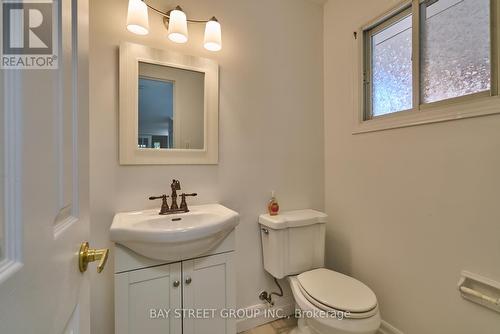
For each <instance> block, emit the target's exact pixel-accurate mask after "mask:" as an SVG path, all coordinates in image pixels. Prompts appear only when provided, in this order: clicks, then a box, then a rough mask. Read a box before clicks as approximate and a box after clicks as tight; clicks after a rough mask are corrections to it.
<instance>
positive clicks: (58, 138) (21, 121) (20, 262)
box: [0, 0, 95, 334]
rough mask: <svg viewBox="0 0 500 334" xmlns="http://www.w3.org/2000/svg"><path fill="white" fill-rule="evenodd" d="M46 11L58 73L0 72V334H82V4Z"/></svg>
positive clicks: (85, 313)
mask: <svg viewBox="0 0 500 334" xmlns="http://www.w3.org/2000/svg"><path fill="white" fill-rule="evenodd" d="M2 2H3V3H5V1H2ZM45 2H47V1H45ZM52 6H53V7H52V8H53V9H52V16H51V18H52V19H57V20H56V21H58V22H57V24H55V26H53V28H54V29H53V41H56V42H57V43H56V44H58V50H59V55H58V60H59V68H58V69H39V70H34V69H30V70H27V69H25V70H12V69H9V70H2V71H1V79H0V84H1V85H2V87H1V89H0V92H1V94H2V96H1V100H0V101H1V102H0V103H2V106H3V108H2V112H1V113H0V116H1V119H2V124H1V125H2V127H1V129H2V130H1V131H2V132H1V133H2V135H3V138H2V140H1V141H0V143H1V144H0V147H1V149H0V152H1V153H2V154H1V155H0V159H1V162H2V163H1V164H0V166H1V167H0V169H1V175H2V177H1V179H0V183H1V188H0V189H1V190H2V191H0V193H1V196H0V197H1V198H0V199H1V201H0V204H1V205H0V212H1V214H0V231H1V233H0V247H1V251H0V333H2V334H32V333H33V334H63V333H64V334H65V333H75V334H76V333H81V334H87V333H89V286H88V284H89V277H88V276H89V275H88V273H83V274H82V273H81V272H80V271H79V269H78V256H77V255H78V251H79V248H80V244H81V242H82V241H87V239H88V233H89V221H88V220H89V213H88V169H89V168H88V87H87V86H88V73H87V72H88V64H87V63H88V59H87V56H88V32H87V31H88V1H86V0H55V1H54V2H53V3H52ZM2 8H5V7H2ZM21 10H26V8H24V7H21ZM21 13H22V12H21ZM0 17H5V16H0ZM24 20H25V21H26V20H28V21H29V22H30V25H32V24H33V25H36V21H37V20H38V19H37V15H36V13H34V14H33V15H32V13H31V12H29V14H28V15H26V14H25V15H24ZM32 20H34V21H32ZM24 23H26V22H24ZM2 26H3V29H6V27H5V26H4V24H2ZM54 34H55V35H54ZM0 36H1V34H0ZM25 36H28V35H26V34H25ZM27 38H28V37H26V39H27ZM29 38H30V41H31V39H32V38H34V37H33V36H32V35H31V32H30V35H29ZM30 43H31V42H30ZM91 246H95V245H91ZM89 270H95V266H94V265H93V264H91V265H89Z"/></svg>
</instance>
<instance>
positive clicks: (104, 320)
mask: <svg viewBox="0 0 500 334" xmlns="http://www.w3.org/2000/svg"><path fill="white" fill-rule="evenodd" d="M150 3H153V4H155V5H157V6H158V7H159V8H163V9H167V7H169V5H175V4H180V5H181V6H182V7H183V8H184V9H185V10H186V12H187V14H188V16H189V17H193V18H209V17H211V16H212V15H216V16H217V18H218V19H219V20H220V22H221V24H222V28H223V49H222V51H221V52H219V53H210V52H208V51H205V50H204V49H203V48H202V38H203V29H204V26H203V25H197V26H196V25H190V27H189V29H190V30H189V33H190V40H189V42H188V43H187V44H186V45H175V44H173V43H171V42H169V41H168V40H167V38H166V31H165V30H164V28H163V27H162V23H161V19H160V17H159V16H157V15H154V14H150V21H151V22H150V25H151V33H150V34H149V35H148V36H145V37H140V36H135V35H133V34H130V33H128V32H127V31H126V29H125V20H126V7H127V0H106V1H102V0H93V1H91V13H90V27H91V31H90V34H91V35H90V42H91V44H90V48H91V54H90V63H91V69H90V79H91V87H90V88H91V92H90V97H91V105H90V110H91V115H90V137H91V149H90V152H91V156H90V159H91V176H90V177H91V181H90V182H91V184H90V188H91V196H90V197H91V234H92V242H93V245H94V246H96V247H111V246H112V245H111V242H110V241H109V234H108V229H109V226H110V224H111V220H112V218H113V215H114V213H115V212H118V211H127V210H135V209H141V208H144V207H148V208H149V207H152V206H155V205H159V204H158V203H152V202H149V201H148V200H147V197H148V196H149V195H157V194H161V193H164V192H166V191H168V190H169V184H170V181H171V179H172V178H178V179H180V180H181V184H182V186H183V189H184V190H186V191H195V192H197V193H198V197H197V198H194V199H192V200H191V203H192V204H195V203H207V202H214V201H218V202H221V203H222V204H224V205H227V206H228V207H230V208H232V209H234V210H236V211H238V212H239V213H240V214H241V223H240V225H239V227H238V229H237V252H238V253H237V271H238V281H237V288H238V297H237V302H238V306H240V307H245V306H249V305H254V304H258V303H260V301H259V300H258V293H259V292H260V291H261V290H262V289H270V288H274V286H273V283H272V280H271V278H270V277H269V276H268V275H266V274H265V272H264V270H263V267H262V259H261V244H260V238H259V231H258V227H257V217H258V215H259V214H260V213H261V212H264V211H265V209H266V204H267V200H268V199H269V196H270V191H271V190H273V189H274V190H276V191H277V196H278V199H279V202H280V204H281V206H282V208H283V209H284V210H286V209H299V208H308V207H311V208H317V209H322V208H323V195H324V187H323V175H324V161H323V139H324V138H323V102H322V101H323V83H322V78H323V53H322V41H323V36H322V28H323V26H322V16H323V14H322V8H321V6H320V5H319V4H317V3H313V2H307V1H304V0H272V1H261V0H260V1H242V0H240V1H234V0H203V1H200V0H180V1H178V2H171V1H150ZM120 41H130V42H135V43H143V44H147V45H150V46H153V47H165V48H169V49H170V50H173V51H177V52H182V53H186V54H191V55H196V56H203V57H210V58H213V59H215V60H217V61H218V62H219V64H220V122H219V123H220V136H219V138H220V145H219V149H220V151H219V152H220V163H219V165H217V166H119V164H118V142H117V138H118V45H119V42H120ZM112 265H113V261H110V263H109V266H108V268H106V270H105V271H104V272H103V273H102V274H101V275H97V274H95V273H93V274H92V275H93V277H92V333H93V334H112V333H113V274H112Z"/></svg>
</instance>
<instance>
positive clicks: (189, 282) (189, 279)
mask: <svg viewBox="0 0 500 334" xmlns="http://www.w3.org/2000/svg"><path fill="white" fill-rule="evenodd" d="M191 281H192V280H191V277H189V276H188V277H186V280H185V282H186V284H191Z"/></svg>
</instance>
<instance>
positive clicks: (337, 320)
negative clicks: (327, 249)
mask: <svg viewBox="0 0 500 334" xmlns="http://www.w3.org/2000/svg"><path fill="white" fill-rule="evenodd" d="M326 220H327V215H326V214H324V213H322V212H319V211H315V210H297V211H289V212H284V213H282V214H280V215H278V216H270V215H267V214H266V215H261V216H260V217H259V223H260V225H261V238H262V247H263V257H264V268H265V269H266V271H267V272H269V273H270V274H271V275H272V276H274V277H275V278H278V279H281V278H284V277H287V279H288V282H289V283H290V287H291V290H292V294H293V297H294V300H295V308H296V312H295V316H296V317H297V318H298V326H297V327H296V328H294V329H293V330H292V332H291V334H375V333H376V332H377V330H378V328H379V327H380V323H381V319H380V312H379V308H378V303H377V297H376V296H375V293H373V291H372V290H371V289H370V288H369V287H368V286H366V285H365V284H363V283H362V282H360V281H358V280H356V279H354V278H352V277H349V276H347V275H344V274H341V273H338V272H335V271H333V270H329V269H326V268H324V245H325V244H324V240H325V223H326Z"/></svg>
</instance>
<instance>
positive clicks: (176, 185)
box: [170, 179, 181, 210]
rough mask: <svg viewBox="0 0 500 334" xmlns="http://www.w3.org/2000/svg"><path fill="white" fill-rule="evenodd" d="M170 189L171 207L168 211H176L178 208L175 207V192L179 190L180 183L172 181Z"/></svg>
mask: <svg viewBox="0 0 500 334" xmlns="http://www.w3.org/2000/svg"><path fill="white" fill-rule="evenodd" d="M170 188H172V195H171V197H172V205H171V208H170V210H177V209H179V207H178V206H177V190H181V183H180V182H179V180H175V179H174V180H172V184H171V185H170Z"/></svg>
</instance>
